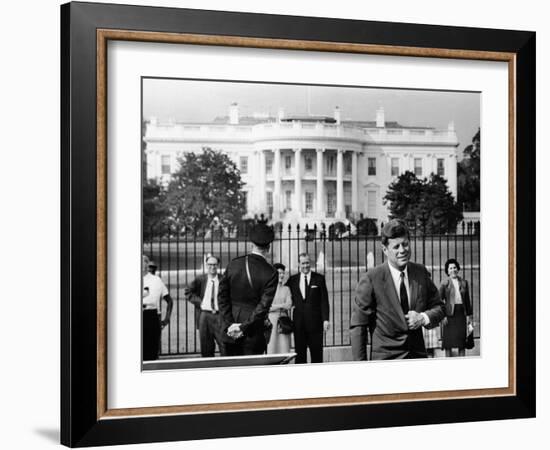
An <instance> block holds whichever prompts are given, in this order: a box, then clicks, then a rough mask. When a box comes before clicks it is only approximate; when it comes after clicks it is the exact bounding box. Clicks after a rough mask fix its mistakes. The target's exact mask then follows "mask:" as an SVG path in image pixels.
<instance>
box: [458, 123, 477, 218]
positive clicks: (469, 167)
mask: <svg viewBox="0 0 550 450" xmlns="http://www.w3.org/2000/svg"><path fill="white" fill-rule="evenodd" d="M480 157H481V130H480V129H478V130H477V133H476V134H475V135H474V137H473V138H472V143H471V144H470V145H468V146H467V147H466V148H465V149H464V159H463V160H462V161H460V163H458V203H459V204H460V205H461V209H462V210H464V211H479V196H480V190H479V181H480Z"/></svg>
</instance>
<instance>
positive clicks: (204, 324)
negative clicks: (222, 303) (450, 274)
mask: <svg viewBox="0 0 550 450" xmlns="http://www.w3.org/2000/svg"><path fill="white" fill-rule="evenodd" d="M205 262H206V270H207V273H205V274H204V275H200V276H198V277H197V278H195V279H194V280H193V281H192V282H191V284H190V285H189V287H188V288H186V289H185V293H184V296H185V299H186V300H187V301H188V302H191V303H193V305H194V306H195V323H196V326H197V328H198V330H199V338H200V344H201V356H203V357H213V356H214V354H215V352H216V344H218V349H219V350H220V355H221V356H225V343H224V341H223V338H222V331H221V321H220V314H219V310H220V308H219V305H218V292H219V283H220V279H219V276H218V266H219V263H220V262H219V260H218V258H217V257H216V256H212V255H208V256H207V258H206V261H205Z"/></svg>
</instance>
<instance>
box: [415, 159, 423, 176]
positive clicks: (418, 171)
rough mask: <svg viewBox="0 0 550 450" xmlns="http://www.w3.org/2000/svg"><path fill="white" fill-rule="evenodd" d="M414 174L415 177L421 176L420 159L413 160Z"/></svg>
mask: <svg viewBox="0 0 550 450" xmlns="http://www.w3.org/2000/svg"><path fill="white" fill-rule="evenodd" d="M414 174H415V175H416V176H417V177H421V176H422V158H414Z"/></svg>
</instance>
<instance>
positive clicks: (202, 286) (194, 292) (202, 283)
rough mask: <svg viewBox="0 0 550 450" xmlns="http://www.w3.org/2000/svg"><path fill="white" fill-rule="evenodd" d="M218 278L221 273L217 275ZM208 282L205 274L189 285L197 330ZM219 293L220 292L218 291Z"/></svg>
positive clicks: (189, 299) (190, 300)
mask: <svg viewBox="0 0 550 450" xmlns="http://www.w3.org/2000/svg"><path fill="white" fill-rule="evenodd" d="M217 277H218V279H219V278H220V275H219V274H218V275H217ZM207 284H208V275H207V274H203V275H199V276H198V277H197V278H195V279H194V280H193V281H192V282H191V284H190V285H189V298H188V299H187V300H188V301H189V302H191V303H193V305H194V306H195V326H196V327H197V330H198V329H199V319H200V315H201V303H202V299H203V298H204V291H206V286H207ZM218 295H219V293H218Z"/></svg>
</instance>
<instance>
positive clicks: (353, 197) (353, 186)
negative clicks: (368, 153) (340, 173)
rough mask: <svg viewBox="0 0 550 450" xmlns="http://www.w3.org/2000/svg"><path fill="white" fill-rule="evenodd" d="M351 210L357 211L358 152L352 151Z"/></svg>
mask: <svg viewBox="0 0 550 450" xmlns="http://www.w3.org/2000/svg"><path fill="white" fill-rule="evenodd" d="M351 211H352V213H354V214H355V213H357V212H358V210H357V152H356V151H353V152H351Z"/></svg>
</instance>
